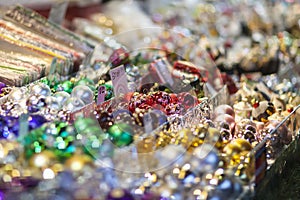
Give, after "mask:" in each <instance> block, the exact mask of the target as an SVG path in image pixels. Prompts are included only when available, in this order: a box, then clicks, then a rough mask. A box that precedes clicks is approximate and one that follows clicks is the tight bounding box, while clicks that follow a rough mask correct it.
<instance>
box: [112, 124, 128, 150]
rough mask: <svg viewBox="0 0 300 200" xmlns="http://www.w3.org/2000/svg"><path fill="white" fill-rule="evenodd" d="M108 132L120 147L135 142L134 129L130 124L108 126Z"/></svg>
mask: <svg viewBox="0 0 300 200" xmlns="http://www.w3.org/2000/svg"><path fill="white" fill-rule="evenodd" d="M107 132H108V134H109V136H110V139H111V140H112V142H113V143H114V144H115V145H116V146H118V147H123V146H127V145H129V144H131V143H132V142H133V136H132V134H133V130H132V128H131V127H130V126H129V125H128V124H125V123H119V124H114V125H112V126H111V127H109V128H108V131H107Z"/></svg>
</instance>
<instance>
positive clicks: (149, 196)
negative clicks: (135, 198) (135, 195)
mask: <svg viewBox="0 0 300 200" xmlns="http://www.w3.org/2000/svg"><path fill="white" fill-rule="evenodd" d="M140 199H141V200H161V199H162V198H161V197H160V196H159V195H157V194H155V193H152V192H146V193H145V194H143V195H142V196H141V198H140Z"/></svg>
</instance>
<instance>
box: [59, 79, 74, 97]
mask: <svg viewBox="0 0 300 200" xmlns="http://www.w3.org/2000/svg"><path fill="white" fill-rule="evenodd" d="M61 87H62V88H63V90H64V91H65V92H67V93H69V94H71V92H72V90H73V87H74V84H73V83H72V82H71V81H64V82H63V83H62V84H61Z"/></svg>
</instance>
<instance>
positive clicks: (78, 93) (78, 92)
mask: <svg viewBox="0 0 300 200" xmlns="http://www.w3.org/2000/svg"><path fill="white" fill-rule="evenodd" d="M71 96H72V97H75V98H78V99H80V100H82V101H83V102H84V104H85V105H87V104H89V103H91V102H93V99H94V93H93V91H92V90H91V89H90V88H89V87H88V86H85V85H78V86H76V87H75V88H74V89H73V91H72V93H71Z"/></svg>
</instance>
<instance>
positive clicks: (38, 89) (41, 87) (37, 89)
mask: <svg viewBox="0 0 300 200" xmlns="http://www.w3.org/2000/svg"><path fill="white" fill-rule="evenodd" d="M30 93H31V94H37V95H42V96H49V95H50V94H51V89H50V87H49V86H48V85H46V84H44V83H37V84H34V85H33V86H31V88H30Z"/></svg>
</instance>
